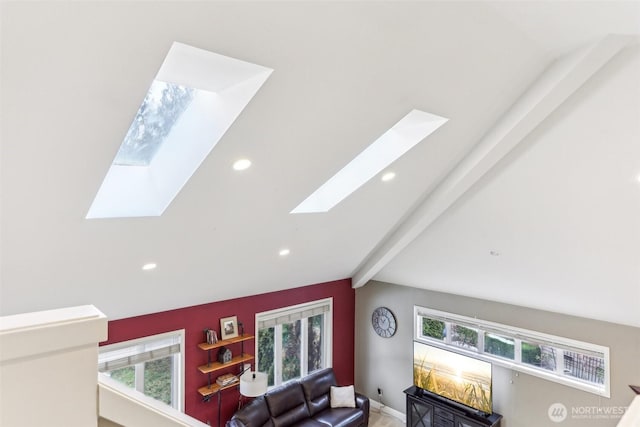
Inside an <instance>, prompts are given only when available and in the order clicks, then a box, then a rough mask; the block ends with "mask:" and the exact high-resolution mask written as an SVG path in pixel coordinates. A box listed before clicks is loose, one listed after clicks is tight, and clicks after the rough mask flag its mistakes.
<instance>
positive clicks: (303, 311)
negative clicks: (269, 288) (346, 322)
mask: <svg viewBox="0 0 640 427" xmlns="http://www.w3.org/2000/svg"><path fill="white" fill-rule="evenodd" d="M331 305H332V299H331V298H327V299H324V300H320V301H314V302H310V303H305V304H299V305H295V306H291V307H285V308H281V309H277V310H271V311H265V312H263V313H258V314H256V322H257V325H258V329H264V328H270V327H272V326H275V325H282V324H284V323H291V322H294V321H296V320H300V319H305V318H307V317H313V316H317V315H318V314H323V313H327V312H329V311H331Z"/></svg>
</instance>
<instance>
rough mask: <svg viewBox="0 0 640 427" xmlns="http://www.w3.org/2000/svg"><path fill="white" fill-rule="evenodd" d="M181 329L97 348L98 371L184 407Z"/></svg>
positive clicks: (161, 399) (177, 407) (180, 407)
mask: <svg viewBox="0 0 640 427" xmlns="http://www.w3.org/2000/svg"><path fill="white" fill-rule="evenodd" d="M183 343H184V329H182V330H179V331H173V332H168V333H164V334H159V335H153V336H149V337H144V338H140V339H136V340H131V341H125V342H121V343H116V344H111V345H107V346H102V347H100V351H99V355H98V372H103V373H105V374H106V375H109V376H110V377H111V378H113V379H115V380H117V381H120V382H121V383H123V384H125V385H127V386H129V387H131V388H134V389H136V390H137V391H139V392H141V393H144V394H145V395H147V396H150V397H153V398H155V399H157V400H160V401H162V402H164V403H166V404H167V405H170V406H172V407H174V408H175V409H178V410H180V411H182V410H184V409H183V408H184V346H183Z"/></svg>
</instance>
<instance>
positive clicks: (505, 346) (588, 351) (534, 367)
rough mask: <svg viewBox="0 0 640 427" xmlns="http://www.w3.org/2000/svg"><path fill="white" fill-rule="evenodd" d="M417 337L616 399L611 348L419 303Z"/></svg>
mask: <svg viewBox="0 0 640 427" xmlns="http://www.w3.org/2000/svg"><path fill="white" fill-rule="evenodd" d="M414 315H415V329H414V330H415V333H414V335H415V339H416V340H418V341H424V342H428V343H432V344H436V345H437V346H439V347H443V348H448V349H450V350H454V351H456V352H458V353H470V354H471V355H473V356H476V357H478V358H480V359H485V360H488V361H490V362H492V363H495V364H496V365H501V366H504V367H507V368H510V369H515V370H518V371H521V372H525V373H528V374H531V375H535V376H538V377H541V378H545V379H548V380H551V381H555V382H559V383H561V384H565V385H569V386H571V387H575V388H578V389H580V390H585V391H589V392H591V393H595V394H598V395H600V396H606V397H610V391H609V348H608V347H603V346H600V345H596V344H590V343H586V342H582V341H576V340H572V339H569V338H563V337H558V336H553V335H548V334H543V333H540V332H535V331H530V330H526V329H521V328H515V327H512V326H507V325H502V324H499V323H494V322H488V321H485V320H480V319H475V318H471V317H466V316H460V315H457V314H453V313H446V312H443V311H437V310H431V309H428V308H424V307H418V306H415V307H414Z"/></svg>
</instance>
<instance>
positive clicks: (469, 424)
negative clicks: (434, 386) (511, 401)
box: [404, 386, 502, 427]
mask: <svg viewBox="0 0 640 427" xmlns="http://www.w3.org/2000/svg"><path fill="white" fill-rule="evenodd" d="M404 393H405V394H406V395H407V427H498V426H500V420H501V419H502V415H500V414H498V413H496V412H494V413H493V414H485V413H482V412H481V411H476V410H474V409H472V408H469V407H466V406H464V405H461V404H458V403H456V402H453V401H451V400H448V399H445V398H443V397H439V396H437V395H435V394H433V393H429V392H426V391H424V390H422V389H420V388H418V387H416V386H412V387H409V388H408V389H406V390H405V391H404Z"/></svg>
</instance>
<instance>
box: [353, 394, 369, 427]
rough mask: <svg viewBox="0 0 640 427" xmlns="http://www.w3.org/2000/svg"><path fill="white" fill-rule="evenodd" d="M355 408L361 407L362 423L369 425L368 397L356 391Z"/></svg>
mask: <svg viewBox="0 0 640 427" xmlns="http://www.w3.org/2000/svg"><path fill="white" fill-rule="evenodd" d="M356 408H360V409H362V412H363V413H364V425H365V426H368V425H369V398H368V397H367V396H365V395H364V394H360V393H358V392H356Z"/></svg>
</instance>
